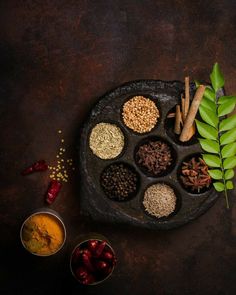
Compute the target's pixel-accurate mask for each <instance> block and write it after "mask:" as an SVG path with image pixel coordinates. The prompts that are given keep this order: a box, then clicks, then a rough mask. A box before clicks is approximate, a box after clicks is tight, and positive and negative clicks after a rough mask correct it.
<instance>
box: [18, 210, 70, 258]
mask: <svg viewBox="0 0 236 295" xmlns="http://www.w3.org/2000/svg"><path fill="white" fill-rule="evenodd" d="M64 238H65V233H64V229H63V226H62V224H61V223H60V221H59V220H58V219H57V218H56V217H55V216H53V215H52V214H47V213H38V214H34V215H32V216H31V217H29V218H28V220H27V221H26V222H25V224H24V226H23V229H22V241H23V243H24V246H25V247H26V249H27V250H28V251H29V252H31V253H34V254H36V255H44V256H47V255H51V254H53V253H55V252H57V251H58V250H59V248H60V247H61V246H62V244H63V242H64Z"/></svg>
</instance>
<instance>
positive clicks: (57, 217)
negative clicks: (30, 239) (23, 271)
mask: <svg viewBox="0 0 236 295" xmlns="http://www.w3.org/2000/svg"><path fill="white" fill-rule="evenodd" d="M39 214H40V215H48V216H50V217H51V218H52V219H54V220H56V221H57V222H58V224H59V226H60V227H61V230H62V233H63V241H62V243H61V244H60V246H59V247H58V248H57V249H56V250H55V251H54V252H51V253H48V254H40V253H37V252H33V251H30V249H28V248H27V246H26V245H25V242H24V239H23V231H24V227H25V224H26V222H27V221H28V220H29V219H30V218H31V217H33V216H36V215H39ZM20 240H21V243H22V245H23V247H24V248H25V249H26V250H27V251H28V252H29V253H31V254H33V255H35V256H41V257H48V256H51V255H54V254H56V253H57V252H58V251H60V250H61V249H62V247H63V246H64V244H65V241H66V228H65V224H64V222H63V221H62V219H61V217H60V215H59V214H58V213H57V212H56V211H54V210H51V209H48V208H42V209H38V210H36V211H34V212H33V213H32V214H31V215H29V217H27V218H26V219H25V221H24V222H23V224H22V226H21V229H20Z"/></svg>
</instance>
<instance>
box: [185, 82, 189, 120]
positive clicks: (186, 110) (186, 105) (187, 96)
mask: <svg viewBox="0 0 236 295" xmlns="http://www.w3.org/2000/svg"><path fill="white" fill-rule="evenodd" d="M184 82H185V103H184V120H185V119H186V117H187V115H188V111H189V101H190V92H189V77H185V79H184Z"/></svg>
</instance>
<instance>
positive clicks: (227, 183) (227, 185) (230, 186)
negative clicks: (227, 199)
mask: <svg viewBox="0 0 236 295" xmlns="http://www.w3.org/2000/svg"><path fill="white" fill-rule="evenodd" d="M226 188H227V189H233V188H234V185H233V182H232V181H231V180H229V181H227V182H226Z"/></svg>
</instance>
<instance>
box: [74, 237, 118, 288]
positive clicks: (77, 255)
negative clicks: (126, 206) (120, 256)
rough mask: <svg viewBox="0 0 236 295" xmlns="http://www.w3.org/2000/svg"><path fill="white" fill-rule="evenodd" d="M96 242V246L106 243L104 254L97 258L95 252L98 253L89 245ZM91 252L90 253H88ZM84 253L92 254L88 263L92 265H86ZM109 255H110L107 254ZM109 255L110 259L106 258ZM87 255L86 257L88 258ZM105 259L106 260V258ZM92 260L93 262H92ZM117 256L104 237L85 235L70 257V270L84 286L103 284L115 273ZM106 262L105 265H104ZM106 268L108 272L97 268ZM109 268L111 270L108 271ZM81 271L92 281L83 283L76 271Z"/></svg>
mask: <svg viewBox="0 0 236 295" xmlns="http://www.w3.org/2000/svg"><path fill="white" fill-rule="evenodd" d="M91 241H92V242H95V244H96V243H97V245H101V243H104V242H105V247H104V249H103V251H102V253H101V254H100V256H99V257H95V256H94V255H95V254H94V253H95V252H93V251H96V250H95V249H97V248H94V249H93V250H92V249H91V248H90V249H89V247H88V245H89V243H91ZM88 251H89V252H88ZM82 253H86V255H87V254H88V253H90V254H91V256H89V257H90V258H89V262H87V263H89V264H90V263H91V264H90V265H89V264H88V265H85V264H84V261H83V256H82V255H84V254H82ZM107 253H109V254H107ZM106 254H107V255H109V256H110V258H109V257H108V258H107V257H105V256H106ZM86 255H85V256H86ZM87 257H88V256H87ZM104 257H105V258H104ZM76 259H77V260H76ZM90 259H91V260H90ZM116 261H117V259H116V255H115V251H114V249H113V248H112V246H111V245H110V242H109V241H108V240H107V239H106V238H105V237H104V236H102V235H100V234H96V233H94V234H88V235H84V236H82V237H81V238H80V240H79V243H78V244H77V245H76V246H75V247H74V249H73V251H72V253H71V257H70V270H71V273H72V275H73V276H74V278H75V279H76V280H77V281H78V282H79V283H80V284H83V285H86V286H93V285H98V284H100V283H102V282H104V281H105V280H107V279H108V278H109V277H110V276H111V275H112V273H113V271H114V268H115V265H116ZM104 262H105V264H104ZM99 264H100V266H102V265H103V266H104V265H107V270H106V272H104V270H105V268H104V269H103V268H102V269H98V268H97V267H98V266H99ZM88 267H92V270H91V269H88ZM108 268H109V270H108ZM79 269H80V270H81V271H85V272H87V274H88V276H89V277H90V278H91V277H92V278H93V279H92V281H91V280H90V281H87V282H85V281H84V282H83V280H82V279H80V278H79V277H78V276H77V275H76V273H75V272H76V270H79Z"/></svg>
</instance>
